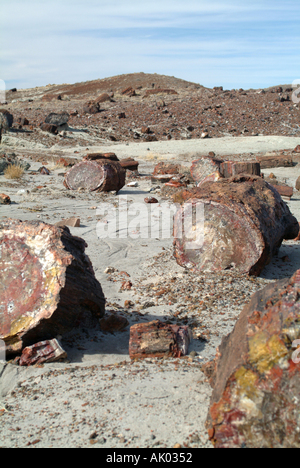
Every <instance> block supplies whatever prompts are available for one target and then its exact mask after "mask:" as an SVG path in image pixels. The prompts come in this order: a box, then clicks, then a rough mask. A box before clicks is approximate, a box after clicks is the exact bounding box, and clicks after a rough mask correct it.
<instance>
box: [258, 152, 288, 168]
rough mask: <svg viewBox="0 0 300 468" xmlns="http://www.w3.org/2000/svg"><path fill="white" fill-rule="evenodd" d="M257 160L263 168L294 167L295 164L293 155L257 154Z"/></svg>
mask: <svg viewBox="0 0 300 468" xmlns="http://www.w3.org/2000/svg"><path fill="white" fill-rule="evenodd" d="M256 161H257V162H259V163H260V167H261V169H268V168H272V167H293V165H294V164H293V159H292V156H291V155H279V156H278V155H274V156H256Z"/></svg>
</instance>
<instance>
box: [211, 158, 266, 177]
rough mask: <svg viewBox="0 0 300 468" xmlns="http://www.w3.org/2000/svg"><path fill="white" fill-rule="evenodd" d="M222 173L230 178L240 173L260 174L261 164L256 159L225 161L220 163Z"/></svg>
mask: <svg viewBox="0 0 300 468" xmlns="http://www.w3.org/2000/svg"><path fill="white" fill-rule="evenodd" d="M220 173H221V174H222V176H223V177H225V178H229V177H232V176H235V175H238V174H251V175H257V176H260V164H259V162H255V161H242V162H235V161H224V162H223V163H222V164H221V165H220Z"/></svg>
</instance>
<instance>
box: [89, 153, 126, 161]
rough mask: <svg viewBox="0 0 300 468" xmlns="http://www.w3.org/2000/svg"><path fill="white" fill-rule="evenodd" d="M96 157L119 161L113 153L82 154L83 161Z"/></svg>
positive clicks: (93, 159) (94, 159) (95, 158)
mask: <svg viewBox="0 0 300 468" xmlns="http://www.w3.org/2000/svg"><path fill="white" fill-rule="evenodd" d="M98 159H109V161H119V158H118V157H117V156H116V154H115V153H90V154H87V155H86V156H84V158H83V159H82V160H83V161H97V160H98Z"/></svg>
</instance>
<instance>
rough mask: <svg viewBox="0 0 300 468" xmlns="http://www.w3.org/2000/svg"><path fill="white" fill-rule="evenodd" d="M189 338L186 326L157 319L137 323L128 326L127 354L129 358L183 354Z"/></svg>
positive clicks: (186, 350)
mask: <svg viewBox="0 0 300 468" xmlns="http://www.w3.org/2000/svg"><path fill="white" fill-rule="evenodd" d="M191 338H192V335H191V331H190V330H189V328H188V327H187V326H183V327H179V326H177V325H169V324H166V323H163V322H161V321H159V320H154V321H153V322H149V323H138V324H136V325H133V326H132V327H131V328H130V341H129V355H130V358H131V359H135V358H139V359H143V358H147V357H163V356H166V355H167V356H170V357H180V356H185V355H187V353H188V347H189V344H190V341H191Z"/></svg>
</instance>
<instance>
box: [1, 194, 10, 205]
mask: <svg viewBox="0 0 300 468" xmlns="http://www.w3.org/2000/svg"><path fill="white" fill-rule="evenodd" d="M10 204H11V200H10V197H9V196H8V195H5V193H0V205H10Z"/></svg>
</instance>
